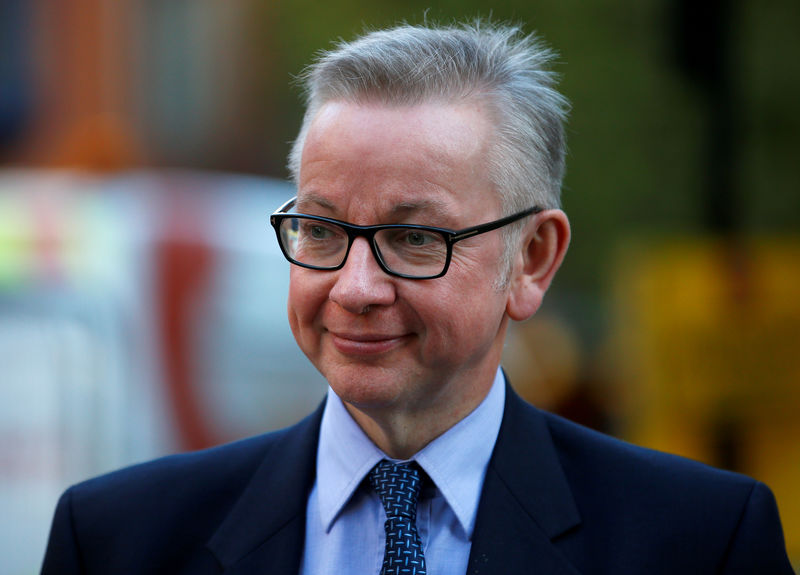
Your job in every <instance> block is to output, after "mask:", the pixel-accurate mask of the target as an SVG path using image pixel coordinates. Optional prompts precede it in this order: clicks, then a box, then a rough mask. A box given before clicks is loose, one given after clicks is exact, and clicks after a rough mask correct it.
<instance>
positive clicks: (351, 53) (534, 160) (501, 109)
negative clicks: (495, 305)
mask: <svg viewBox="0 0 800 575" xmlns="http://www.w3.org/2000/svg"><path fill="white" fill-rule="evenodd" d="M553 58H554V54H553V52H551V51H550V50H549V49H547V48H546V47H545V46H544V45H543V44H542V43H541V42H540V41H539V39H538V38H536V37H535V36H533V35H524V34H523V33H522V32H521V30H520V28H519V27H516V26H509V25H495V24H491V23H484V22H481V21H477V22H475V23H474V24H464V25H460V26H449V27H430V26H427V25H426V26H411V25H401V26H398V27H396V28H391V29H388V30H379V31H375V32H370V33H367V34H366V35H364V36H362V37H360V38H358V39H356V40H355V41H353V42H340V43H339V44H337V46H336V47H335V49H333V50H331V51H327V52H322V53H321V54H320V55H319V56H318V58H317V59H316V61H315V62H314V63H313V64H312V65H311V66H310V67H309V68H308V69H307V70H306V71H305V72H304V74H303V75H302V76H301V79H302V81H303V83H304V86H305V89H306V98H307V102H306V103H307V107H306V113H305V117H304V118H303V124H302V127H301V129H300V132H299V134H298V137H297V139H296V140H295V142H294V145H293V147H292V150H291V152H290V154H289V170H290V173H291V175H292V177H293V179H294V180H295V182H298V180H299V172H300V159H301V155H302V151H303V144H304V142H305V138H306V134H307V133H308V130H309V126H310V124H311V122H312V120H313V119H314V117H315V116H316V114H317V112H318V111H319V109H320V108H321V107H322V106H323V105H324V104H326V103H328V102H332V101H345V102H355V103H362V102H363V103H367V102H379V103H384V104H386V105H414V104H419V103H423V102H429V101H451V102H458V101H468V100H470V99H474V100H479V101H481V102H483V103H484V104H485V105H487V107H488V109H489V110H490V114H491V116H492V117H491V121H492V123H493V125H494V126H495V130H494V134H493V142H492V143H491V144H492V145H491V146H490V152H489V157H488V158H487V165H488V170H489V174H488V175H489V179H490V181H491V182H492V183H493V184H494V186H495V188H496V190H497V193H498V194H499V195H500V201H501V205H502V208H503V211H504V212H506V213H512V212H516V211H520V210H523V209H526V208H528V207H531V206H532V205H539V206H541V207H544V208H557V207H559V206H560V203H561V200H560V197H561V180H562V178H563V175H564V156H565V153H566V143H565V137H564V128H563V123H564V121H565V119H566V116H567V112H568V108H569V105H568V103H567V100H566V99H565V98H564V97H563V96H562V95H561V94H560V93H558V92H557V91H556V89H555V83H556V77H555V75H554V73H553V72H552V71H550V69H549V66H550V64H551V62H552V60H553ZM519 229H521V228H520V226H509V229H508V230H507V233H506V244H507V247H508V248H511V247H513V244H514V243H515V241H516V237H517V235H518V230H519ZM505 251H506V257H507V258H508V257H510V249H506V250H505ZM508 263H510V262H508Z"/></svg>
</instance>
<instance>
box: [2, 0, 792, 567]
mask: <svg viewBox="0 0 800 575" xmlns="http://www.w3.org/2000/svg"><path fill="white" fill-rule="evenodd" d="M476 15H482V16H489V15H491V16H492V18H493V19H495V20H509V19H511V20H514V21H519V22H522V23H524V26H525V29H526V30H527V31H538V32H539V33H540V34H541V35H542V36H543V37H544V38H545V40H546V41H547V42H548V43H550V44H551V45H552V46H553V47H555V48H556V49H557V50H558V52H559V53H560V57H559V63H558V66H557V71H558V72H559V73H560V74H561V76H562V82H561V88H562V91H563V92H564V93H565V94H566V95H567V96H568V97H569V99H570V100H571V101H572V104H573V111H572V115H571V119H570V122H569V127H568V130H569V144H570V154H569V159H568V175H567V178H566V184H565V189H564V194H563V198H564V205H565V209H566V211H567V213H568V214H569V217H570V220H571V222H572V226H573V242H572V245H571V247H570V253H569V254H568V257H567V260H566V263H565V265H564V267H563V269H562V271H561V272H560V275H559V277H558V278H557V280H556V282H555V285H554V286H553V288H552V289H551V292H550V294H548V299H547V301H546V303H545V306H544V308H543V309H542V311H541V312H540V313H539V314H538V315H537V316H536V317H535V318H534V319H533V320H531V321H529V322H525V323H523V324H516V325H515V326H514V329H513V331H512V334H511V336H510V338H509V342H508V346H507V350H506V352H507V353H506V358H505V360H504V362H505V365H506V367H507V369H508V371H509V373H510V374H511V379H512V382H513V384H514V385H515V387H516V388H517V389H518V390H519V391H520V392H521V393H522V394H523V395H525V396H526V397H528V398H529V399H530V400H531V401H533V402H535V403H536V404H538V405H540V406H542V407H545V408H547V409H550V410H553V411H556V412H558V413H561V414H564V415H565V416H567V417H570V418H572V419H574V420H576V421H579V422H581V423H584V424H587V425H590V426H592V427H595V428H597V429H600V430H603V431H605V432H608V433H611V434H614V435H617V436H619V437H622V438H625V439H628V440H631V441H634V442H637V443H640V444H643V445H647V446H651V447H656V448H659V449H663V450H667V451H672V452H676V453H680V454H683V455H687V456H690V457H693V458H695V459H700V460H702V461H706V462H709V463H711V464H714V465H717V466H721V467H725V468H728V469H733V470H737V471H742V472H745V473H748V474H750V475H752V476H754V477H756V478H758V479H760V480H762V481H765V482H766V483H768V484H769V485H770V486H771V487H772V488H773V490H774V492H775V494H776V497H777V499H778V505H779V508H780V511H781V515H782V518H783V521H784V527H785V531H786V540H787V547H788V549H789V553H790V556H791V557H792V558H793V561H795V563H796V564H797V562H798V561H800V495H798V489H797V486H798V485H800V417H798V416H797V411H798V405H800V389H799V388H800V386H798V383H800V226H799V224H800V193H798V183H797V182H798V179H800V178H799V176H800V173H799V171H800V169H799V168H798V157H800V141H799V140H798V133H799V129H800V114H799V113H798V102H800V67H798V66H797V65H796V60H797V58H798V56H800V35H798V34H797V30H798V28H800V3H798V2H796V1H795V0H774V1H773V2H769V3H764V2H758V1H757V0H738V1H734V0H708V1H707V2H704V3H697V2H689V1H688V0H647V1H642V0H595V1H592V2H578V1H577V0H540V1H538V2H530V1H522V0H517V1H512V0H509V1H508V2H498V3H496V4H495V5H489V4H487V3H485V2H478V1H471V0H459V1H458V2H453V1H449V0H438V1H436V0H432V1H431V0H429V1H427V2H419V1H417V0H405V1H404V2H402V3H400V2H392V1H390V0H372V1H370V2H366V1H363V0H343V1H333V2H328V3H317V2H313V3H312V2H310V1H309V0H296V1H294V2H288V1H286V0H283V1H280V0H271V1H270V0H229V1H227V2H217V1H213V0H191V1H190V0H166V1H164V0H157V1H156V0H137V1H133V0H113V1H112V0H73V1H71V2H47V1H45V0H3V1H2V2H0V516H2V517H3V522H2V524H0V557H3V560H2V565H0V574H3V575H5V574H8V575H24V574H32V573H37V572H38V569H39V566H40V561H41V557H42V553H43V550H44V546H45V542H46V538H47V531H48V528H49V522H50V519H51V515H52V511H53V508H54V505H55V502H56V499H57V497H58V495H59V493H60V492H61V491H63V489H64V488H66V487H67V486H68V485H69V484H71V483H73V482H75V481H78V480H81V479H84V478H86V477H89V476H91V475H95V474H97V473H100V472H103V471H107V470H110V469H113V468H116V467H119V466H122V465H125V464H128V463H131V462H135V461H141V460H143V459H148V458H152V457H155V456H158V455H162V454H166V453H172V452H176V451H181V450H188V449H198V448H202V447H205V446H208V445H212V444H217V443H221V442H224V441H230V440H233V439H236V438H239V437H243V436H246V435H251V434H255V433H260V432H262V431H265V430H269V429H274V428H277V427H281V426H284V425H286V424H289V423H291V422H293V421H295V420H297V419H298V418H299V417H301V416H302V415H303V414H305V413H307V412H308V411H310V410H311V409H313V407H315V406H316V405H317V404H318V402H319V401H320V399H321V398H322V396H323V393H324V383H323V382H322V380H321V378H320V376H319V375H318V374H317V373H316V372H315V371H314V370H313V368H312V367H311V366H310V365H309V364H308V362H307V361H306V360H305V358H304V357H303V356H302V355H301V354H300V352H299V351H298V350H297V348H296V345H295V344H294V340H293V339H292V337H291V333H290V331H289V328H288V324H287V320H286V317H285V316H286V313H285V299H286V289H287V282H288V264H287V263H286V262H285V261H284V260H283V258H282V256H281V255H280V253H279V251H278V249H277V246H276V243H275V238H274V235H273V232H272V230H271V229H270V228H269V224H268V215H269V213H270V212H271V211H272V210H273V209H274V208H276V207H277V206H278V205H279V204H280V203H281V202H282V201H284V199H286V198H288V197H290V196H291V195H293V188H292V186H291V185H290V184H289V183H287V172H286V170H285V167H284V164H285V157H286V154H287V152H288V148H289V143H290V142H291V141H292V139H293V138H294V136H295V133H296V130H297V128H298V127H299V123H300V117H301V113H302V106H301V95H300V93H299V90H298V89H297V87H296V86H294V85H293V76H296V75H297V74H298V73H299V72H300V71H301V70H302V69H303V67H304V65H306V64H307V63H308V62H309V60H310V58H311V56H312V55H313V54H314V53H315V52H316V51H318V50H320V49H325V48H329V47H331V41H332V40H336V39H337V38H344V39H350V38H352V37H354V36H355V35H356V34H358V33H360V32H362V31H363V30H364V29H365V28H376V27H381V26H385V25H389V24H393V23H396V22H397V21H399V20H407V21H409V22H412V23H415V22H421V21H423V20H424V18H426V17H427V18H428V19H429V20H432V21H449V20H451V19H453V18H465V17H466V18H472V17H474V16H476Z"/></svg>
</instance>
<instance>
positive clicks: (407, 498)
mask: <svg viewBox="0 0 800 575" xmlns="http://www.w3.org/2000/svg"><path fill="white" fill-rule="evenodd" d="M369 481H370V483H371V484H372V488H373V489H375V491H376V492H377V493H378V496H379V497H380V498H381V503H383V508H384V510H385V511H386V523H385V524H384V528H385V529H386V548H385V549H384V554H383V568H382V569H381V575H425V574H426V570H425V557H424V556H423V555H422V542H421V541H420V539H419V533H418V532H417V499H419V490H420V473H419V470H418V468H417V466H416V464H414V463H403V464H395V463H392V462H390V461H387V460H385V459H383V460H382V461H381V462H380V463H378V465H376V466H375V467H373V468H372V471H370V472H369Z"/></svg>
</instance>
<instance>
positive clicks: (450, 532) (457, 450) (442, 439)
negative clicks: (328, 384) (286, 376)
mask: <svg viewBox="0 0 800 575" xmlns="http://www.w3.org/2000/svg"><path fill="white" fill-rule="evenodd" d="M504 403H505V381H504V378H503V375H502V371H501V370H499V369H498V370H497V374H496V375H495V379H494V383H493V385H492V387H491V389H490V391H489V393H488V395H487V396H486V398H485V399H484V400H483V402H481V404H480V405H479V406H478V407H477V408H476V409H475V410H474V411H473V412H472V413H470V414H469V415H468V416H467V417H465V418H464V419H462V420H461V421H460V422H458V423H457V424H456V425H454V426H453V427H451V428H450V429H449V430H448V431H446V432H445V433H444V434H442V435H441V436H439V437H438V438H436V439H434V440H433V441H432V442H431V443H429V444H428V445H427V446H425V447H424V448H423V449H422V450H421V451H420V452H418V453H417V454H416V455H415V456H414V457H412V460H415V461H416V462H417V463H418V464H419V465H420V467H422V469H424V470H425V473H427V474H428V477H430V478H431V479H432V480H433V483H434V484H435V487H434V486H430V487H428V488H426V489H424V490H423V492H422V494H421V495H420V502H419V506H418V509H417V529H418V531H419V534H420V538H421V540H422V546H423V550H424V553H425V562H426V565H427V570H428V574H429V575H464V573H466V571H467V562H468V560H469V552H470V547H471V544H472V543H471V540H472V533H473V531H474V529H475V517H476V515H477V513H478V502H479V500H480V495H481V489H482V488H483V480H484V477H485V476H486V468H487V467H488V465H489V459H490V458H491V455H492V450H493V449H494V444H495V441H496V440H497V434H498V432H499V430H500V422H501V421H502V419H503V405H504ZM317 455H318V457H317V478H316V481H315V483H314V487H313V489H312V490H311V494H310V495H309V498H308V505H307V508H306V539H305V548H304V552H303V560H302V564H301V568H300V573H301V575H321V574H325V573H358V574H359V575H361V574H364V575H369V574H376V575H377V574H378V573H380V570H381V565H382V563H383V547H384V543H385V535H384V529H383V524H384V521H385V520H386V515H385V512H384V510H383V505H381V502H380V499H379V498H378V495H377V494H376V493H375V492H374V491H373V490H372V489H371V488H369V486H368V484H362V482H363V480H364V478H365V477H366V475H367V474H368V473H369V471H370V470H371V469H372V468H373V467H374V466H375V464H376V463H378V462H379V461H380V460H381V459H384V458H386V459H391V458H389V457H388V456H387V455H386V454H385V453H383V451H381V450H380V449H379V448H378V447H377V446H376V445H375V444H374V443H372V441H371V440H370V439H369V438H368V437H367V436H366V434H365V433H364V432H363V431H362V430H361V428H360V427H359V426H358V424H357V423H356V422H355V420H353V418H352V417H351V416H350V414H349V413H348V412H347V410H346V409H345V407H344V404H343V403H342V401H341V400H340V399H339V397H338V396H337V395H336V394H335V393H334V392H333V391H332V390H331V389H328V401H327V403H326V405H325V412H324V413H323V416H322V427H321V431H320V439H319V445H318V454H317Z"/></svg>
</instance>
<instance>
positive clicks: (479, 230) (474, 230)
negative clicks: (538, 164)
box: [450, 206, 544, 242]
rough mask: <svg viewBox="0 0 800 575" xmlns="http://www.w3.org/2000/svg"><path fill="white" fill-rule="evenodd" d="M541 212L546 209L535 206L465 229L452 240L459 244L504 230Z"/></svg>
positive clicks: (453, 236)
mask: <svg viewBox="0 0 800 575" xmlns="http://www.w3.org/2000/svg"><path fill="white" fill-rule="evenodd" d="M541 211H544V208H542V207H539V206H533V207H532V208H528V209H527V210H523V211H521V212H517V213H516V214H511V215H510V216H506V217H504V218H500V219H499V220H495V221H493V222H489V223H488V224H479V225H477V226H472V227H471V228H465V229H463V230H460V231H459V232H457V233H455V234H454V235H452V236H451V237H450V239H451V241H453V242H457V241H460V240H463V239H466V238H471V237H472V236H477V235H478V234H483V233H485V232H491V231H492V230H496V229H497V228H502V227H503V226H506V225H508V224H510V223H512V222H515V221H516V220H521V219H522V218H524V217H525V216H529V215H531V214H538V213H539V212H541Z"/></svg>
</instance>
